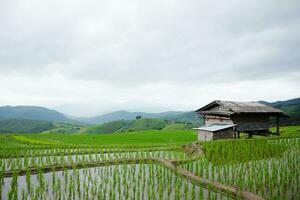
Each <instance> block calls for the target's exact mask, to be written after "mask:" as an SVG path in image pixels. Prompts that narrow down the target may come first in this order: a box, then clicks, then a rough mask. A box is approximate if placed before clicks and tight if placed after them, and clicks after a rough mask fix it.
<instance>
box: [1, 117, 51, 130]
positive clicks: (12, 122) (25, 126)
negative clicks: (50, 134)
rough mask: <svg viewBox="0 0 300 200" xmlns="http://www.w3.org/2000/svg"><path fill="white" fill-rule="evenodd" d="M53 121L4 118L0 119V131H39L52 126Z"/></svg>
mask: <svg viewBox="0 0 300 200" xmlns="http://www.w3.org/2000/svg"><path fill="white" fill-rule="evenodd" d="M54 127H55V126H54V123H53V122H49V121H39V120H30V119H5V120H1V121H0V133H40V132H43V131H46V130H50V129H52V128H54Z"/></svg>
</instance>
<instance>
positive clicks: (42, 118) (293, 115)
mask: <svg viewBox="0 0 300 200" xmlns="http://www.w3.org/2000/svg"><path fill="white" fill-rule="evenodd" d="M261 103H264V104H267V105H270V106H273V107H275V108H279V109H281V110H283V111H284V112H285V113H286V114H287V115H289V118H284V119H281V124H283V125H299V124H300V98H295V99H290V100H287V101H276V102H266V101H261ZM136 118H138V119H139V118H150V119H161V120H169V121H173V122H178V123H189V124H193V125H194V126H198V125H201V123H202V119H201V118H200V117H199V116H198V115H197V114H196V113H195V112H194V111H185V112H184V111H169V112H161V113H146V112H128V111H115V112H111V113H107V114H104V115H99V116H95V117H91V118H79V117H69V116H66V115H64V114H62V113H60V112H58V111H56V110H51V109H48V108H45V107H39V106H3V107H0V132H10V131H11V132H22V131H24V132H30V133H34V132H38V131H45V130H47V129H51V128H53V127H55V128H56V130H57V131H62V130H63V131H62V132H65V129H66V128H67V129H68V130H69V131H70V132H72V131H73V130H78V129H79V127H84V126H90V125H89V124H92V125H101V124H105V123H108V122H113V121H122V120H124V121H132V120H135V119H136ZM46 122H48V123H46ZM49 122H50V124H49ZM70 124H73V125H70ZM119 124H122V123H119ZM108 126H109V125H108ZM127 126H128V125H127ZM44 127H46V128H44Z"/></svg>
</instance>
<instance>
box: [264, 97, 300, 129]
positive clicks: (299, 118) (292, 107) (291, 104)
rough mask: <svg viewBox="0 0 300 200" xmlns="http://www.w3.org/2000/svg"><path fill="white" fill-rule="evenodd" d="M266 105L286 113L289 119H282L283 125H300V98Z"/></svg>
mask: <svg viewBox="0 0 300 200" xmlns="http://www.w3.org/2000/svg"><path fill="white" fill-rule="evenodd" d="M261 102H262V103H264V104H267V105H270V106H272V107H274V108H278V109H280V110H282V111H284V113H285V114H287V115H288V116H289V118H282V119H281V120H280V121H281V124H283V125H299V124H300V98H295V99H289V100H286V101H275V102H266V101H261Z"/></svg>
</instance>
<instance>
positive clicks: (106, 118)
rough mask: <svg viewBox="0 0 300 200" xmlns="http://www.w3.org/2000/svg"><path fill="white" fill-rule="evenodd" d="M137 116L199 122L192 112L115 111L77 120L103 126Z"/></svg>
mask: <svg viewBox="0 0 300 200" xmlns="http://www.w3.org/2000/svg"><path fill="white" fill-rule="evenodd" d="M137 116H141V117H142V118H159V119H168V120H174V121H181V122H182V121H184V122H190V123H197V122H198V123H199V122H201V119H200V118H199V116H198V115H197V114H196V113H195V112H194V111H190V112H182V111H169V112H161V113H145V112H128V111H116V112H111V113H107V114H104V115H100V116H96V117H92V118H77V120H79V121H82V122H86V123H92V124H103V123H106V122H112V121H118V120H134V119H135V118H136V117H137Z"/></svg>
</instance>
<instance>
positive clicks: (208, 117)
mask: <svg viewBox="0 0 300 200" xmlns="http://www.w3.org/2000/svg"><path fill="white" fill-rule="evenodd" d="M196 112H197V113H198V114H200V115H202V117H203V118H204V126H203V127H199V128H197V129H198V138H199V139H200V140H207V138H211V139H221V138H236V137H238V138H239V136H240V132H245V133H248V134H249V137H250V138H251V137H252V135H253V134H264V135H268V134H269V128H270V123H269V119H270V117H276V123H277V129H276V133H277V135H279V117H281V116H284V114H283V112H282V111H281V110H279V109H275V108H273V107H271V106H268V105H265V104H262V103H259V102H233V101H219V100H218V101H213V102H211V103H210V104H208V105H206V106H204V107H202V108H200V109H198V110H196ZM226 125H231V126H230V127H228V126H226ZM208 132H209V133H210V134H208ZM225 132H226V133H225ZM207 135H210V136H207ZM205 136H207V137H206V138H205Z"/></svg>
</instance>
